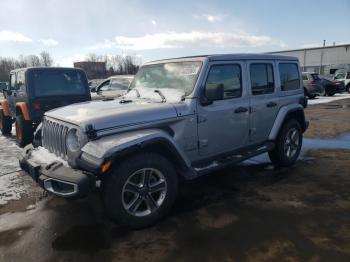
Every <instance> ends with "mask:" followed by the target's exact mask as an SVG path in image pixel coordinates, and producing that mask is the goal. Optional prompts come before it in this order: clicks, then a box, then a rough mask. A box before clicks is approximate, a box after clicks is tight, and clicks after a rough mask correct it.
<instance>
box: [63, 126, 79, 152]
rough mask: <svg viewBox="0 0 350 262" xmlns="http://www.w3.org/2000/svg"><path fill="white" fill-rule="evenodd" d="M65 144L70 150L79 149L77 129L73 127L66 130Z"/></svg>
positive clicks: (75, 150)
mask: <svg viewBox="0 0 350 262" xmlns="http://www.w3.org/2000/svg"><path fill="white" fill-rule="evenodd" d="M66 145H67V148H68V150H69V151H70V152H77V151H78V150H79V149H80V141H79V136H78V130H77V129H75V128H73V129H71V130H69V131H68V134H67V138H66Z"/></svg>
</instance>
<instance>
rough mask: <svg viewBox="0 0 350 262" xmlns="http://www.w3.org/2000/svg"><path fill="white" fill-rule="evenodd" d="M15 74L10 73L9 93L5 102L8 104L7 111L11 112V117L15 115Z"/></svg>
mask: <svg viewBox="0 0 350 262" xmlns="http://www.w3.org/2000/svg"><path fill="white" fill-rule="evenodd" d="M16 85H17V82H16V73H12V74H11V75H10V84H9V86H8V91H9V93H8V94H6V100H7V101H8V103H9V109H10V112H11V115H15V114H16V96H17V90H16Z"/></svg>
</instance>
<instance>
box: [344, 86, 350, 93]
mask: <svg viewBox="0 0 350 262" xmlns="http://www.w3.org/2000/svg"><path fill="white" fill-rule="evenodd" d="M345 90H346V92H348V93H349V94H350V84H349V85H347V86H346V88H345Z"/></svg>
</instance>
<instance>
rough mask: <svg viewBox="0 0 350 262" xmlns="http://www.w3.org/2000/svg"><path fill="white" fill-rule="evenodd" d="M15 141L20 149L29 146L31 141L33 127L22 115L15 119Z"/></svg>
mask: <svg viewBox="0 0 350 262" xmlns="http://www.w3.org/2000/svg"><path fill="white" fill-rule="evenodd" d="M16 140H17V143H18V145H19V146H20V147H24V146H26V145H28V144H30V143H31V142H32V140H33V125H32V122H31V121H29V120H25V119H24V117H23V115H19V116H17V117H16Z"/></svg>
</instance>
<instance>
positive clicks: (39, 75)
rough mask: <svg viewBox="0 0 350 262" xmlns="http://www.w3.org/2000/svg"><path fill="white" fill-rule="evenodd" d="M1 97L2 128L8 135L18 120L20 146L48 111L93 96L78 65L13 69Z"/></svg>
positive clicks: (0, 115)
mask: <svg viewBox="0 0 350 262" xmlns="http://www.w3.org/2000/svg"><path fill="white" fill-rule="evenodd" d="M3 93H4V99H3V100H1V101H0V130H1V132H2V134H3V135H8V134H10V133H11V130H12V123H13V122H15V123H16V139H17V142H18V144H19V145H20V146H25V145H27V144H29V143H31V142H32V140H33V133H34V130H35V128H36V127H37V126H38V125H39V123H40V122H41V120H42V118H43V115H44V113H45V112H46V111H48V110H51V109H54V108H57V107H61V106H66V105H69V104H73V103H77V102H83V101H89V100H91V95H90V89H89V86H88V81H87V78H86V75H85V72H84V71H83V70H81V69H76V68H59V67H34V68H22V69H16V70H13V71H11V73H10V82H9V85H8V87H7V89H4V90H3Z"/></svg>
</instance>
